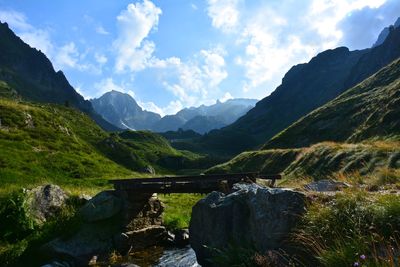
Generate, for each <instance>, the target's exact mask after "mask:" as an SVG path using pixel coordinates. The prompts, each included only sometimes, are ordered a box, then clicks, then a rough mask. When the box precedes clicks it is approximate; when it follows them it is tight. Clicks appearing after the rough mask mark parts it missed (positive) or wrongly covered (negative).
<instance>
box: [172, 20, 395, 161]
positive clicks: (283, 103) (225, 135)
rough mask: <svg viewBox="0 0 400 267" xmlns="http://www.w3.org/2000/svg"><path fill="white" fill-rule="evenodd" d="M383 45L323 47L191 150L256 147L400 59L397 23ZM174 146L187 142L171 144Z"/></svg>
mask: <svg viewBox="0 0 400 267" xmlns="http://www.w3.org/2000/svg"><path fill="white" fill-rule="evenodd" d="M389 29H390V30H389V33H388V35H387V36H386V38H385V39H384V41H383V43H382V44H380V45H378V46H375V47H373V48H368V49H364V50H356V51H349V49H348V48H346V47H339V48H336V49H333V50H327V51H324V52H322V53H320V54H318V55H317V56H316V57H314V58H313V59H311V61H310V62H308V63H305V64H299V65H296V66H294V67H292V68H291V69H290V70H289V71H288V72H287V73H286V75H285V76H284V77H283V79H282V84H281V85H280V86H278V87H277V89H276V90H275V91H274V92H273V93H272V94H271V95H270V96H268V97H266V98H264V99H262V100H261V101H259V102H258V103H257V105H256V106H255V107H254V108H253V109H251V110H250V111H249V112H248V113H247V114H246V115H244V116H243V117H241V118H240V119H238V120H237V121H236V122H234V123H233V124H231V125H229V126H227V127H224V128H222V129H220V130H213V131H211V132H209V133H208V134H206V135H204V136H203V137H201V138H198V139H197V141H195V143H193V141H192V143H191V147H192V148H193V150H196V151H202V152H208V153H214V154H225V155H234V154H237V153H239V152H242V151H245V150H250V149H255V148H258V147H260V146H261V145H262V144H263V143H265V142H266V141H267V140H269V139H270V138H271V137H273V136H274V135H275V134H277V133H279V132H280V131H282V130H283V129H285V128H286V127H288V126H289V125H290V124H292V123H293V122H295V121H296V120H298V119H300V118H301V117H302V116H304V115H306V114H307V113H309V112H310V111H312V110H314V109H316V108H318V107H320V106H322V105H324V104H325V103H327V102H328V101H330V100H332V99H334V98H335V97H337V96H338V95H340V94H341V93H343V92H344V91H346V90H347V89H349V88H351V87H353V86H355V85H356V84H357V83H359V82H361V81H363V80H364V79H366V78H367V77H369V76H370V75H372V74H374V73H375V72H377V71H378V70H379V69H381V68H382V67H385V66H386V65H388V64H389V63H391V62H392V61H393V60H395V59H397V58H399V57H400V27H390V28H389ZM174 145H175V146H176V147H186V146H187V144H184V143H182V144H180V143H175V144H174Z"/></svg>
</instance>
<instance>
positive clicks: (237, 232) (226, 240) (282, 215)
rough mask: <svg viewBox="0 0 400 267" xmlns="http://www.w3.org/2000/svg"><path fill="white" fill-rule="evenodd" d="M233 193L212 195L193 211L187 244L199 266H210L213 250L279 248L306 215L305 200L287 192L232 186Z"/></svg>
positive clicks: (290, 191) (248, 185) (261, 250)
mask: <svg viewBox="0 0 400 267" xmlns="http://www.w3.org/2000/svg"><path fill="white" fill-rule="evenodd" d="M233 191H234V192H233V193H231V194H228V195H225V194H223V193H220V192H212V193H211V194H209V195H208V196H207V197H205V198H203V199H201V200H200V201H199V202H197V203H196V205H195V206H194V207H193V209H192V218H191V221H190V227H189V233H190V244H191V246H192V248H193V249H194V251H195V252H196V257H197V260H198V262H199V264H200V265H202V266H212V265H211V264H210V262H209V260H210V259H211V258H212V257H213V251H215V250H214V249H217V250H223V249H226V248H228V247H229V246H230V245H234V246H243V247H249V246H251V247H254V248H255V249H256V250H258V251H260V252H265V251H268V250H274V249H279V248H282V246H283V243H284V240H285V239H286V238H287V237H288V235H289V234H290V232H291V230H292V229H293V228H294V227H295V226H296V224H297V222H298V221H299V220H300V218H301V216H302V214H303V213H304V212H305V202H306V196H305V195H304V194H303V193H300V192H296V191H293V190H290V189H281V188H264V187H261V186H259V185H257V184H235V185H234V186H233Z"/></svg>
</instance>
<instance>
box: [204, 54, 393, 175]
mask: <svg viewBox="0 0 400 267" xmlns="http://www.w3.org/2000/svg"><path fill="white" fill-rule="evenodd" d="M247 171H260V172H266V173H271V172H282V173H284V174H285V176H286V177H287V178H288V179H291V178H294V179H301V178H313V179H316V180H318V179H326V178H328V177H331V176H339V177H343V175H349V174H350V175H353V176H355V177H357V175H363V176H374V178H373V179H378V180H379V179H381V180H382V179H383V180H385V181H386V180H388V179H390V177H398V176H399V174H400V59H398V60H396V61H394V62H393V63H391V64H389V65H388V66H387V67H385V68H383V69H382V70H380V71H379V72H377V73H376V74H375V75H373V76H371V77H370V78H368V79H366V80H364V81H363V82H361V83H359V84H358V85H357V86H355V87H353V88H351V89H349V90H347V91H346V92H345V93H343V94H342V95H340V96H339V97H337V98H336V99H334V100H332V101H330V102H328V103H327V104H325V105H324V106H322V107H320V108H318V109H316V110H314V111H313V112H311V113H309V114H308V115H307V116H305V117H303V118H302V119H300V120H298V121H297V122H296V123H294V124H292V125H291V126H290V127H288V128H287V129H286V130H284V131H282V132H281V133H279V134H277V135H276V136H275V137H273V138H272V139H271V140H270V141H268V142H267V143H266V144H265V145H264V147H263V149H262V150H259V151H252V152H244V153H241V154H239V155H238V156H236V157H235V158H233V159H232V160H230V161H228V162H226V163H224V164H220V165H217V166H215V167H213V168H211V169H209V170H208V171H207V172H208V173H223V172H227V173H229V172H247ZM354 173H355V174H354ZM388 177H389V178H388ZM393 180H395V179H393ZM388 181H389V180H388Z"/></svg>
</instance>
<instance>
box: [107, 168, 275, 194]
mask: <svg viewBox="0 0 400 267" xmlns="http://www.w3.org/2000/svg"><path fill="white" fill-rule="evenodd" d="M256 179H267V180H272V183H274V182H275V180H277V179H281V175H280V174H260V173H256V172H249V173H234V174H210V175H196V176H166V177H155V178H131V179H117V180H110V183H112V184H113V185H114V188H115V189H117V190H127V191H130V192H137V193H166V194H169V193H209V192H211V191H215V190H220V189H221V187H222V183H225V184H227V185H228V186H230V187H231V186H232V185H233V184H234V183H237V182H240V181H251V182H255V181H256Z"/></svg>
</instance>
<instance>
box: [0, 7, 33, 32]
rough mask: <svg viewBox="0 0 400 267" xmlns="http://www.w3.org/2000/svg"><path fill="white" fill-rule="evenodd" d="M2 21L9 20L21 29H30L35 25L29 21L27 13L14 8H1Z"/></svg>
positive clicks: (8, 21) (0, 19)
mask: <svg viewBox="0 0 400 267" xmlns="http://www.w3.org/2000/svg"><path fill="white" fill-rule="evenodd" d="M0 21H2V22H7V23H8V24H9V25H12V27H15V28H16V29H18V30H20V31H29V30H32V29H33V27H32V26H31V25H30V24H29V23H27V19H26V17H25V15H24V14H22V13H20V12H17V11H14V10H0Z"/></svg>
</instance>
